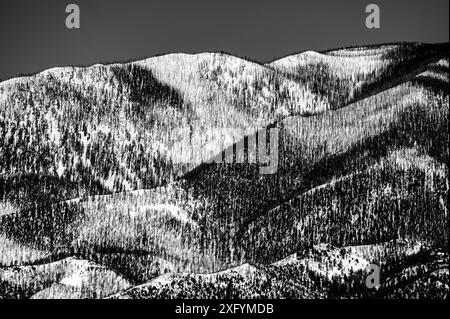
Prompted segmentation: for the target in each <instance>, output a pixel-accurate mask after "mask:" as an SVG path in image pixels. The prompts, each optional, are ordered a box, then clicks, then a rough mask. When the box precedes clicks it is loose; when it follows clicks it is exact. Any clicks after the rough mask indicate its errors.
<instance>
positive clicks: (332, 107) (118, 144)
mask: <svg viewBox="0 0 450 319" xmlns="http://www.w3.org/2000/svg"><path fill="white" fill-rule="evenodd" d="M448 54H449V48H448V44H441V45H427V44H416V43H399V44H392V45H382V46H373V47H358V48H346V49H339V50H333V51H327V52H323V53H318V52H312V51H307V52H304V53H300V54H296V55H292V56H288V57H286V58H283V59H280V60H277V61H274V62H272V63H268V64H265V65H262V64H258V63H255V62H250V61H247V60H244V59H241V58H237V57H233V56H231V55H228V54H224V53H203V54H196V55H188V54H169V55H164V56H158V57H152V58H149V59H145V60H142V61H137V62H132V63H126V64H112V65H94V66H91V67H86V68H78V67H64V68H55V69H50V70H47V71H44V72H41V73H39V74H36V75H33V76H28V77H21V78H15V79H11V80H7V81H5V82H2V83H0V135H1V136H2V139H1V140H0V141H1V142H0V253H1V254H0V295H1V296H4V297H7V298H13V297H20V298H29V297H36V298H38V297H40V298H57V297H71V296H72V297H74V298H103V297H107V296H114V297H138V298H142V297H151V298H155V297H158V298H166V297H170V298H175V297H189V298H191V297H192V298H196V297H213V296H214V297H218V296H219V297H235V298H241V297H280V298H288V297H296V298H308V297H320V298H326V297H355V296H356V297H377V296H378V297H392V296H403V297H411V296H413V297H414V296H416V297H417V296H419V297H423V296H436V297H440V296H442V295H443V294H444V293H445V292H446V291H447V292H448V285H449V283H448V271H447V272H445V271H443V272H442V271H440V270H439V269H440V268H439V267H441V266H442V265H445V264H447V265H448V243H446V240H445V239H446V238H448V233H449V229H448V203H447V201H446V198H447V195H448V128H447V123H448V108H449V100H448V79H449V77H448V68H449V58H448ZM268 129H274V130H276V131H277V133H278V136H279V138H278V140H277V144H276V150H277V170H276V171H275V172H274V173H273V174H267V175H262V174H260V171H259V168H260V166H262V163H252V162H244V163H240V162H237V161H236V160H234V161H232V162H230V163H210V159H211V158H213V157H214V158H215V157H217V156H218V154H219V155H220V154H222V153H224V152H225V153H227V151H228V150H231V152H236V151H237V149H238V148H239V147H240V145H245V149H246V151H247V152H250V150H249V141H250V140H256V139H258V137H256V135H257V132H258V131H261V130H262V131H264V130H268ZM246 156H249V154H247V155H246ZM392 247H395V248H392ZM411 247H420V249H412V248H411ZM341 252H342V255H341ZM330 260H333V262H331V261H330ZM369 262H370V263H372V262H377V263H381V262H384V263H385V264H386V265H388V266H386V267H387V268H388V273H389V276H390V277H389V281H386V283H385V286H383V289H382V290H380V291H378V292H377V293H375V292H370V291H366V290H364V287H365V286H364V276H365V272H364V271H363V268H364V269H365V267H366V266H367V264H368V263H369ZM330 263H331V264H330ZM17 267H19V268H17ZM80 269H81V270H80ZM417 269H422V270H423V271H424V272H421V273H419V275H418V274H417V272H416V270H417ZM424 269H425V270H427V271H425V270H424ZM422 270H421V271H422ZM428 270H429V271H428ZM447 270H448V269H447ZM402 271H403V273H402ZM91 272H94V273H95V275H90V274H91ZM425 273H426V274H425ZM420 274H423V275H420ZM30 276H32V277H36V278H37V279H36V280H37V281H36V282H34V281H33V280H34V279H33V280H32V279H30V278H31V277H30ZM102 278H103V279H102ZM404 278H410V279H411V280H412V282H413V283H410V284H407V283H406V281H407V279H405V280H406V281H405V283H404V284H405V285H412V286H411V287H412V288H408V289H409V290H404V291H403V290H402V289H401V288H399V287H400V286H401V285H403V279H404ZM430 280H431V283H432V284H430ZM79 282H83V287H85V286H86V290H85V289H84V288H83V289H82V290H80V289H79ZM174 282H175V283H176V287H173V284H172V283H174ZM338 282H339V283H341V284H339V285H338V284H337V283H338ZM342 282H344V284H342ZM75 283H76V284H75ZM324 283H325V284H324ZM399 283H401V285H400V284H399ZM433 285H434V286H433ZM338 286H339V287H338ZM31 287H32V288H31ZM207 287H209V288H207ZM436 287H437V288H436ZM344 288H345V289H344ZM411 289H412V290H411ZM411 291H413V292H411ZM16 292H17V293H16ZM403 292H404V294H403V295H402V293H403ZM415 292H417V294H415ZM339 294H340V295H339Z"/></svg>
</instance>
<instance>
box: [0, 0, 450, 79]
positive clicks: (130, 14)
mask: <svg viewBox="0 0 450 319" xmlns="http://www.w3.org/2000/svg"><path fill="white" fill-rule="evenodd" d="M69 3H76V4H78V5H79V6H80V9H81V28H80V29H78V30H69V29H67V28H66V26H65V19H66V15H67V14H66V13H65V7H66V6H67V5H68V4H69ZM370 3H376V4H378V5H379V6H380V8H381V28H380V29H367V28H366V27H365V17H366V15H367V14H366V13H365V7H366V5H368V4H370ZM393 41H421V42H448V41H449V0H366V1H364V0H342V1H336V0H270V1H267V0H257V1H256V0H255V1H251V0H239V1H237V0H178V1H174V0H149V1H144V0H126V1H116V0H69V1H64V0H39V1H35V0H29V1H24V0H2V1H1V4H0V79H6V78H9V77H12V76H15V75H17V74H19V73H35V72H38V71H41V70H43V69H47V68H50V67H54V66H63V65H89V64H94V63H107V62H113V61H126V60H135V59H138V58H144V57H150V56H152V55H155V54H160V53H167V52H188V53H195V52H205V51H220V50H223V51H227V52H230V53H233V54H237V55H239V56H248V57H251V58H253V59H256V60H258V61H262V62H264V61H268V60H272V59H274V58H276V57H281V56H285V55H288V54H290V53H293V52H296V51H303V50H309V49H311V50H323V49H328V48H335V47H341V46H348V45H356V44H374V43H381V42H393Z"/></svg>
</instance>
